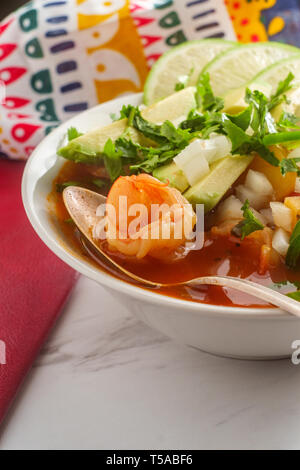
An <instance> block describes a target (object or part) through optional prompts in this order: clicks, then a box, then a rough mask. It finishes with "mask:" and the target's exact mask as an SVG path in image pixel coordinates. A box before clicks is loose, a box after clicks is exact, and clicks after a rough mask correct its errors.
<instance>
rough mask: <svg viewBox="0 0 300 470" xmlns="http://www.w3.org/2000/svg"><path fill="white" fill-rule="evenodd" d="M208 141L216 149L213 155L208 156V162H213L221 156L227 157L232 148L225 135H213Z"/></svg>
mask: <svg viewBox="0 0 300 470" xmlns="http://www.w3.org/2000/svg"><path fill="white" fill-rule="evenodd" d="M208 142H211V144H212V145H213V146H214V147H215V150H216V152H215V155H213V156H211V157H210V159H209V160H208V163H213V162H215V161H217V160H220V159H221V158H225V157H227V155H229V154H230V152H231V150H232V144H231V141H230V139H228V137H225V135H213V136H211V137H210V139H209V141H208Z"/></svg>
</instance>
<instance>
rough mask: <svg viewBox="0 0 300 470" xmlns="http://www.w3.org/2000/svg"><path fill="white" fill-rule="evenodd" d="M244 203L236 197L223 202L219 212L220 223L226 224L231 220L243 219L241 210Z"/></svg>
mask: <svg viewBox="0 0 300 470" xmlns="http://www.w3.org/2000/svg"><path fill="white" fill-rule="evenodd" d="M241 207H242V203H241V201H240V200H239V199H238V198H237V197H235V196H233V195H232V196H229V197H228V198H227V199H225V200H224V201H222V202H221V204H220V205H219V207H218V211H217V220H218V223H221V222H224V221H225V220H229V219H242V218H243V212H242V210H241Z"/></svg>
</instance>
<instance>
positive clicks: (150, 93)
mask: <svg viewBox="0 0 300 470" xmlns="http://www.w3.org/2000/svg"><path fill="white" fill-rule="evenodd" d="M233 47H234V48H235V47H239V46H238V45H237V43H235V42H233V41H227V40H224V39H216V38H213V39H200V40H193V41H187V42H185V43H183V44H180V45H178V46H175V47H174V48H172V49H171V50H169V51H167V52H166V53H165V54H163V55H162V56H161V57H160V59H158V61H157V62H156V63H155V64H154V66H153V67H152V69H151V71H150V73H149V75H148V78H147V80H146V83H145V86H144V103H145V104H146V105H150V104H153V103H155V102H156V101H159V100H160V99H163V98H165V97H166V96H169V95H170V94H172V93H174V88H175V85H176V83H177V81H178V77H179V76H180V75H188V74H189V73H190V71H191V69H193V68H194V70H193V74H192V76H191V77H190V79H189V82H188V85H195V84H196V82H197V79H198V76H199V73H200V72H201V70H202V68H203V67H204V66H205V65H206V63H207V62H208V61H210V60H211V59H212V58H213V57H214V56H215V55H217V54H219V52H221V51H222V50H225V49H232V48H233ZM192 50H195V56H193V54H191V55H190V56H189V53H188V52H189V51H190V52H191V51H192Z"/></svg>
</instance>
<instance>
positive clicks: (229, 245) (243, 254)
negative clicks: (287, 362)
mask: <svg viewBox="0 0 300 470" xmlns="http://www.w3.org/2000/svg"><path fill="white" fill-rule="evenodd" d="M65 181H76V182H79V183H80V185H81V186H83V187H87V188H89V189H92V190H93V191H98V192H100V193H101V194H105V195H106V194H107V193H108V190H109V184H107V185H104V186H103V187H102V188H101V189H99V188H98V187H97V185H96V184H94V183H93V181H95V180H93V178H91V173H90V168H88V166H87V165H81V164H78V163H77V164H75V163H73V162H71V161H70V162H66V163H65V164H64V166H63V167H62V169H61V171H60V173H59V175H58V176H57V178H56V179H55V181H54V183H53V190H52V193H51V194H50V196H49V197H50V198H51V201H54V204H55V212H56V214H55V215H56V217H57V219H58V221H59V224H60V227H61V230H62V231H63V233H64V234H65V236H66V237H67V238H68V240H69V241H70V242H71V243H72V244H73V245H74V247H75V248H76V250H77V251H80V253H81V255H82V256H83V257H84V258H85V259H88V260H89V262H91V263H92V264H93V265H96V266H97V267H98V268H99V269H102V270H105V271H107V272H109V273H110V274H111V275H113V276H115V277H119V278H122V279H123V280H125V281H127V282H131V283H133V281H132V280H128V279H126V277H125V275H122V274H120V273H119V272H118V271H117V270H116V269H115V268H113V267H112V266H110V265H109V263H107V262H105V261H103V259H102V258H101V256H100V255H98V254H96V253H95V250H94V249H93V248H92V247H91V246H89V244H88V242H87V241H85V240H83V239H82V237H81V235H80V234H79V232H78V230H77V228H76V226H75V225H74V223H73V222H72V221H71V220H70V218H69V215H68V212H67V210H66V208H65V206H64V203H63V199H62V194H61V192H58V191H57V185H59V184H61V183H63V182H65ZM211 217H212V214H210V215H209V216H207V218H206V224H205V226H207V227H208V228H209V227H210V226H211V222H210V218H211ZM104 243H105V242H104ZM103 246H104V248H105V249H106V250H107V251H108V252H109V249H108V247H107V245H105V244H104V245H103ZM109 254H110V256H111V257H112V258H114V259H115V260H116V261H117V262H118V263H119V264H121V265H122V266H124V268H126V269H127V270H129V271H131V272H133V273H135V274H137V275H138V276H141V277H143V278H146V279H149V280H152V281H157V282H163V283H178V282H181V281H185V280H189V279H192V278H195V277H199V276H206V275H229V276H235V277H241V278H247V279H250V280H253V281H256V282H259V283H260V284H264V285H267V286H273V284H274V283H281V282H283V281H286V280H288V281H291V282H294V281H300V274H299V273H297V272H296V271H293V270H290V269H288V268H287V267H286V266H285V264H284V262H283V261H282V260H279V261H278V262H277V263H276V264H275V265H274V266H273V267H269V268H268V269H267V270H266V271H265V272H264V274H259V258H260V245H259V244H258V243H256V242H255V240H252V239H250V238H249V239H248V238H246V239H244V240H243V241H242V242H241V240H240V239H239V238H237V237H234V236H231V237H220V236H218V237H217V236H214V235H213V234H212V233H211V231H210V230H208V231H207V232H206V233H205V243H204V247H203V248H202V249H201V250H194V251H190V252H189V253H188V254H187V256H185V257H181V258H180V257H179V258H178V259H174V258H172V259H170V260H164V261H161V260H158V259H155V258H150V257H148V256H146V257H145V258H143V259H141V260H137V259H135V258H134V259H133V258H128V257H125V256H124V255H122V254H120V253H116V252H109ZM156 291H157V292H158V293H161V294H165V295H169V296H172V297H177V298H180V299H184V300H192V301H195V302H204V303H208V304H215V305H222V306H228V307H233V306H243V307H245V306H246V307H257V306H259V307H269V305H268V304H267V303H265V302H263V301H261V300H259V299H256V298H253V297H251V296H248V295H246V294H243V293H241V292H238V291H235V290H232V289H227V288H221V287H215V286H199V288H196V287H193V288H191V287H188V286H175V287H168V288H167V287H162V288H157V289H156Z"/></svg>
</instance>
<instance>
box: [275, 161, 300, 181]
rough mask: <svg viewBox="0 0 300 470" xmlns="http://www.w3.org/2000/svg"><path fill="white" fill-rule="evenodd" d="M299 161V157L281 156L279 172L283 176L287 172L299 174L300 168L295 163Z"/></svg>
mask: <svg viewBox="0 0 300 470" xmlns="http://www.w3.org/2000/svg"><path fill="white" fill-rule="evenodd" d="M299 161H300V158H299V157H297V158H283V159H282V160H280V163H279V168H280V171H281V174H282V175H283V176H284V175H286V174H287V173H297V175H299V173H300V169H299V167H298V165H297V162H299Z"/></svg>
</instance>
